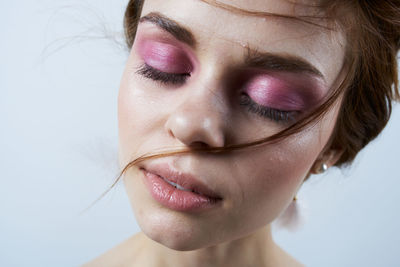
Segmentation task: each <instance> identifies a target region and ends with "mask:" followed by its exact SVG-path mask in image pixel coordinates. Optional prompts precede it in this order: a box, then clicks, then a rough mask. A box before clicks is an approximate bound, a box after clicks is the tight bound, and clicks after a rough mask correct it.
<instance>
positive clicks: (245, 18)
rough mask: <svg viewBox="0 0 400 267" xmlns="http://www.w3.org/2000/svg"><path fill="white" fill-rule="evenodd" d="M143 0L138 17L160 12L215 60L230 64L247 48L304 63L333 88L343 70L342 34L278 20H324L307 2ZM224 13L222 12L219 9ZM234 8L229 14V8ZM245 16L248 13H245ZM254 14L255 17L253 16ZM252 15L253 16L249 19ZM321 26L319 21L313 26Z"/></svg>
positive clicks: (271, 0) (295, 21) (295, 22)
mask: <svg viewBox="0 0 400 267" xmlns="http://www.w3.org/2000/svg"><path fill="white" fill-rule="evenodd" d="M215 2H216V1H213V0H168V1H165V0H146V1H145V4H144V7H143V11H142V16H144V15H146V14H148V13H150V12H154V11H156V12H159V13H161V14H163V15H164V16H166V17H168V18H171V19H173V20H174V21H176V22H177V23H178V24H180V25H181V26H184V27H185V28H186V29H188V30H189V31H191V32H192V33H193V35H194V37H195V38H196V40H197V41H198V49H199V50H200V51H203V52H204V53H207V54H208V55H211V56H215V57H219V58H233V57H234V55H235V54H240V52H239V51H242V52H243V51H244V50H245V48H246V47H250V48H252V49H254V50H257V51H259V52H268V53H276V54H289V55H294V56H296V57H299V58H303V59H305V60H307V61H308V62H310V63H311V64H312V65H313V66H315V67H316V68H317V69H318V70H320V72H321V73H322V74H323V75H324V77H325V80H326V83H327V85H330V84H332V82H333V81H334V79H335V78H336V76H337V74H338V73H339V71H340V69H341V68H342V65H343V59H344V52H345V48H344V47H345V40H344V38H343V34H342V33H341V32H335V31H332V30H328V29H326V28H324V27H317V26H315V25H312V24H309V23H304V22H300V21H299V20H296V19H290V18H284V17H279V16H268V15H266V16H264V15H261V13H263V14H265V13H267V14H268V13H270V14H279V15H284V16H288V17H295V16H297V17H298V16H323V14H322V11H321V10H320V9H318V8H315V7H312V6H315V4H316V3H315V2H311V1H306V0H302V1H296V2H295V1H293V0H233V1H226V0H225V1H218V2H219V3H221V4H222V5H221V6H218V4H215ZM224 7H227V8H224ZM232 7H233V8H232ZM248 11H250V12H248ZM257 12H258V13H257ZM250 13H252V14H250ZM313 22H314V23H315V22H317V23H323V22H322V21H316V20H314V21H313Z"/></svg>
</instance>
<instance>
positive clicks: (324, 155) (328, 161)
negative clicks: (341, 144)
mask: <svg viewBox="0 0 400 267" xmlns="http://www.w3.org/2000/svg"><path fill="white" fill-rule="evenodd" d="M342 154H343V150H342V149H328V150H325V151H322V152H321V154H320V155H319V156H318V158H317V159H316V160H315V162H314V164H313V166H312V167H311V169H310V174H318V173H322V172H323V171H322V166H323V164H325V165H326V167H327V168H328V169H329V168H330V167H332V166H333V165H335V163H336V162H337V161H338V160H339V159H340V157H341V156H342Z"/></svg>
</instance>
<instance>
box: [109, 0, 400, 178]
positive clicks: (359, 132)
mask: <svg viewBox="0 0 400 267" xmlns="http://www.w3.org/2000/svg"><path fill="white" fill-rule="evenodd" d="M201 1H203V2H205V3H208V4H211V5H214V6H216V7H217V8H222V9H226V10H229V11H232V12H236V13H242V14H245V15H252V16H259V17H262V16H274V17H283V18H288V19H293V20H297V21H300V22H302V23H310V24H313V25H316V26H320V27H327V26H322V24H318V23H315V20H316V19H317V20H324V21H328V22H331V23H330V24H329V25H339V26H338V27H340V29H342V30H343V31H344V32H345V36H346V40H347V48H346V54H345V62H344V67H343V69H342V72H341V74H339V76H342V75H343V76H344V78H343V79H342V81H340V82H339V81H338V82H339V84H336V86H335V88H334V90H332V92H331V95H330V96H329V98H328V99H327V100H326V101H325V102H324V103H323V104H322V105H321V106H319V107H318V108H317V109H316V110H315V111H314V112H313V113H312V114H310V115H309V116H307V117H306V118H303V119H301V120H300V121H298V122H297V123H295V124H293V125H291V126H290V127H288V128H286V129H285V130H283V131H281V132H279V133H277V134H275V135H273V136H269V137H267V138H264V139H261V140H256V141H254V142H250V143H245V144H233V145H228V146H225V147H196V148H193V149H190V150H179V151H167V152H165V151H164V152H165V153H154V154H147V155H144V156H142V157H140V158H138V159H136V160H134V161H132V162H130V163H129V164H127V165H126V166H125V168H124V169H123V170H122V171H121V173H120V175H119V177H118V178H117V180H116V181H115V183H117V182H118V180H119V179H120V177H121V176H122V175H123V174H124V173H125V172H126V171H127V169H128V168H130V167H131V166H133V165H135V164H137V163H138V162H140V161H143V160H147V159H150V158H159V157H164V156H170V155H177V154H182V153H188V152H190V151H197V152H208V153H221V152H227V151H233V150H237V149H243V148H246V147H250V146H257V145H261V144H265V143H270V142H276V141H279V140H281V139H282V138H285V137H287V136H289V135H291V134H294V133H296V132H299V131H300V130H301V129H303V128H304V127H305V126H307V125H309V124H310V123H315V122H317V121H318V120H319V119H321V118H322V116H323V115H324V114H325V113H326V112H327V111H328V110H329V108H330V107H331V106H332V104H333V103H334V102H335V101H336V100H337V99H338V97H339V96H341V95H342V94H343V101H342V104H341V108H340V112H339V116H338V119H337V122H336V125H335V129H334V132H333V133H332V136H331V139H330V142H329V145H330V148H334V149H340V150H341V151H343V154H342V155H341V157H340V159H339V160H338V161H337V162H336V164H335V165H336V166H341V165H343V164H349V163H351V162H352V161H353V159H354V158H355V156H356V155H357V153H358V152H359V151H360V150H361V149H362V148H363V147H365V146H366V145H367V144H368V143H369V142H370V141H371V140H373V139H374V138H375V137H376V136H377V135H378V134H379V133H380V132H381V131H382V129H383V128H384V127H385V125H386V123H387V122H388V120H389V117H390V114H391V110H392V101H394V100H399V98H400V94H399V88H398V78H397V52H398V50H399V48H400V3H399V2H398V1H395V0H375V1H372V0H338V1H329V0H328V1H327V0H325V1H322V3H320V4H319V5H318V6H314V7H316V8H319V9H320V10H323V11H324V16H321V17H318V16H314V17H306V16H303V17H302V16H299V17H297V16H296V17H291V16H286V15H280V14H271V13H266V12H258V11H249V10H242V9H239V8H237V7H234V6H230V5H227V4H223V3H220V2H218V1H216V0H201ZM143 3H144V0H130V1H129V3H128V6H127V9H126V12H125V19H124V29H125V36H126V42H127V45H128V47H131V46H132V45H133V42H134V39H135V35H136V29H137V25H138V21H139V18H140V15H141V10H142V6H143ZM115 183H114V184H115Z"/></svg>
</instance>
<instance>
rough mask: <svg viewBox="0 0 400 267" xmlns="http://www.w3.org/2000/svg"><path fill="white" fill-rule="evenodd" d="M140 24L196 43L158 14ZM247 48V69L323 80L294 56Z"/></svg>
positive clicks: (318, 73) (188, 31)
mask: <svg viewBox="0 0 400 267" xmlns="http://www.w3.org/2000/svg"><path fill="white" fill-rule="evenodd" d="M140 22H150V23H153V24H154V25H156V26H158V27H160V28H161V29H163V30H165V31H167V32H168V33H170V34H171V35H172V36H174V37H175V38H176V39H177V40H179V41H181V42H183V43H186V44H187V45H189V46H190V47H192V48H195V47H196V45H197V41H196V39H195V37H194V35H193V33H192V32H191V31H190V30H189V29H186V28H185V27H183V26H181V25H179V23H177V22H176V21H174V20H172V19H170V18H167V17H165V16H164V15H162V14H160V13H158V12H151V13H149V14H147V15H146V16H143V17H141V18H140ZM246 47H247V55H246V59H245V64H246V66H248V67H254V68H261V69H265V70H271V71H286V72H292V73H308V74H311V75H313V76H317V77H319V78H323V79H324V76H323V75H322V73H321V72H320V71H319V70H318V69H317V68H316V67H314V66H313V65H312V64H311V63H309V62H308V61H306V60H305V59H302V58H300V57H298V56H295V55H290V54H287V55H286V54H274V53H269V52H259V51H258V50H255V49H251V48H250V47H249V45H247V46H246Z"/></svg>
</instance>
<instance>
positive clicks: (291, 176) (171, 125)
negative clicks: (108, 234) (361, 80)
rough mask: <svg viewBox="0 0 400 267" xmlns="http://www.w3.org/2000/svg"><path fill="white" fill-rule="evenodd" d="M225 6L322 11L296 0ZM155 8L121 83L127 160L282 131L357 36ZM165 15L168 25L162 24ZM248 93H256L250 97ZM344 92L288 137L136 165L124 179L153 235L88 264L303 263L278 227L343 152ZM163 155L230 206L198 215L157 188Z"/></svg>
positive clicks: (148, 10)
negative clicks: (334, 141) (277, 236)
mask: <svg viewBox="0 0 400 267" xmlns="http://www.w3.org/2000/svg"><path fill="white" fill-rule="evenodd" d="M303 2H305V3H306V4H307V3H309V2H310V1H303ZM225 3H229V4H230V5H235V6H237V7H240V8H243V9H248V10H258V11H264V12H272V13H278V14H285V15H289V16H296V15H299V14H300V15H315V10H314V9H313V10H309V9H307V8H304V7H303V6H301V5H296V4H293V3H290V1H282V0H270V1H264V0H253V1H245V0H235V1H225ZM309 4H310V3H309ZM145 16H146V17H147V19H143V20H142V21H141V22H140V24H139V26H138V30H137V36H136V39H135V42H134V44H133V47H132V50H131V54H130V56H129V59H128V62H127V65H126V69H125V72H124V75H123V78H122V81H121V87H120V94H119V103H118V108H119V110H118V113H119V114H118V116H119V118H118V119H119V143H120V164H121V167H123V166H125V165H126V164H127V163H129V162H130V161H131V160H132V159H135V158H137V157H139V156H141V155H143V154H146V153H151V152H154V151H159V149H163V148H187V149H190V148H192V147H195V146H199V145H202V146H210V147H213V146H226V145H230V144H238V143H243V142H247V141H250V140H257V139H259V138H262V137H266V136H269V135H272V134H274V133H277V132H279V131H280V130H282V129H284V128H285V127H286V126H288V125H290V123H292V122H293V121H296V120H298V119H299V118H300V117H301V116H302V114H307V112H311V111H312V109H313V108H315V107H316V106H317V105H318V104H319V103H321V101H323V100H324V98H325V97H326V96H327V95H328V94H329V92H330V89H331V87H332V86H333V84H334V83H335V82H336V81H337V80H338V79H340V73H341V70H342V68H343V58H344V43H345V41H344V40H343V38H342V35H341V33H338V32H326V31H324V30H321V28H318V27H317V28H316V27H315V26H312V25H309V24H301V23H295V22H293V21H292V20H285V19H277V18H260V17H254V16H248V15H242V14H237V13H234V12H231V11H227V10H223V9H221V8H217V7H215V6H213V5H210V4H206V3H204V2H202V1H195V0H170V1H165V0H147V1H145V4H144V7H143V12H142V17H145ZM205 18H206V19H205ZM160 19H162V20H164V21H166V22H167V23H164V24H157V23H155V21H160ZM171 24H174V25H178V28H179V29H180V31H181V32H182V30H181V29H184V31H185V32H189V33H190V34H188V35H185V36H183V37H182V35H179V36H176V31H168V30H166V29H165V28H163V27H164V26H165V25H171ZM160 25H161V26H160ZM163 25H164V26H163ZM171 32H172V33H171ZM188 36H189V37H188ZM249 51H250V52H249ZM254 54H257V55H262V58H263V60H264V61H263V62H264V64H263V65H262V66H260V65H257V64H256V65H254V62H255V61H254V58H252V56H251V55H254ZM249 62H252V64H253V65H250V63H249ZM271 62H273V64H271ZM143 66H144V70H143ZM146 66H147V67H146ZM149 66H150V67H151V69H150V70H149ZM276 66H278V67H276ZM146 68H147V69H146ZM154 69H156V72H154ZM138 70H141V71H138ZM160 72H161V73H162V74H161V75H160ZM149 73H150V74H149ZM154 73H155V74H154ZM165 73H167V74H165ZM182 73H183V74H184V77H185V78H184V79H181V78H182V76H179V75H180V74H182ZM171 74H172V76H171ZM174 75H175V76H174ZM165 77H167V78H165ZM171 77H172V78H171ZM237 77H240V79H239V80H235V79H236V78H237ZM160 79H164V80H163V81H160ZM171 81H173V82H171ZM232 81H235V82H232ZM236 81H238V82H236ZM239 85H240V86H239ZM243 97H245V99H246V101H247V102H245V103H242V102H240V101H241V100H242V99H243ZM249 101H250V103H253V104H251V105H250V106H249ZM340 101H341V100H340V98H339V100H338V101H337V103H336V104H335V105H333V106H332V108H331V109H330V110H329V111H328V112H327V113H326V115H325V118H324V119H323V120H321V121H318V122H316V123H315V124H313V125H310V126H308V127H306V128H305V129H303V130H302V131H301V132H299V133H297V134H295V135H292V136H290V137H287V138H286V139H284V140H282V141H280V142H279V143H273V144H269V145H266V146H261V147H257V148H252V149H247V150H243V151H238V152H235V153H227V154H213V155H200V154H195V153H189V154H185V155H181V156H173V157H172V156H169V157H165V158H161V159H156V160H150V161H149V162H144V163H143V164H142V165H140V166H139V165H138V166H133V167H132V168H130V169H129V170H128V171H127V173H126V174H125V176H124V183H125V187H126V190H127V194H128V196H129V199H130V202H131V205H132V208H133V211H134V213H135V216H136V219H137V222H138V224H139V226H140V227H141V229H142V231H143V233H140V234H138V235H136V236H134V237H132V238H130V239H128V240H127V241H125V242H124V243H122V244H121V245H119V246H117V247H116V248H114V249H112V250H110V251H109V252H107V253H105V254H104V255H102V256H101V257H99V258H98V259H96V260H94V261H93V262H91V263H89V264H87V265H85V266H141V267H164V266H174V267H183V266H191V267H192V266H193V267H203V266H207V267H212V266H229V267H235V266H241V267H243V266H260V267H261V266H274V267H279V266H302V265H301V263H299V262H298V261H296V260H295V259H293V258H292V257H291V256H290V255H288V254H287V253H286V252H284V251H283V250H282V249H281V248H279V246H277V245H276V244H275V242H274V241H273V239H272V237H271V229H270V224H271V222H272V221H273V220H274V219H276V218H277V217H278V216H279V214H281V213H282V212H283V211H284V210H285V209H286V207H287V206H288V205H289V204H290V203H291V201H292V200H293V197H294V196H295V195H296V192H297V191H298V190H299V188H300V186H301V184H302V183H303V181H304V179H305V178H306V177H307V176H308V175H309V174H310V173H315V172H316V171H317V170H318V169H319V167H320V165H321V164H322V163H325V164H326V165H327V166H328V167H330V166H332V165H333V164H334V163H335V162H336V160H337V159H338V157H339V156H340V153H341V152H340V151H336V150H332V149H330V148H329V146H327V144H328V142H329V139H330V136H331V134H332V132H333V129H334V126H335V122H336V118H337V116H338V111H339V106H340ZM254 103H256V107H257V108H254V107H255V105H254ZM246 105H247V106H246ZM161 163H163V164H165V165H168V166H170V167H171V168H174V169H176V170H177V171H178V172H182V173H188V174H190V175H191V176H193V177H196V179H198V180H199V181H201V182H202V183H203V184H205V185H206V186H207V187H208V188H210V189H211V190H212V191H214V192H215V193H217V194H218V195H219V196H221V200H220V202H219V203H220V205H215V206H213V207H212V208H210V209H207V210H204V211H201V212H186V211H180V210H176V209H174V208H171V207H168V206H165V205H164V204H163V203H160V202H159V201H158V200H156V199H155V198H154V197H153V196H152V194H151V193H150V191H151V190H149V188H148V187H147V186H146V185H145V184H146V181H147V180H146V179H147V178H146V176H145V175H144V172H143V169H144V170H147V168H148V166H149V165H148V164H161Z"/></svg>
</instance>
